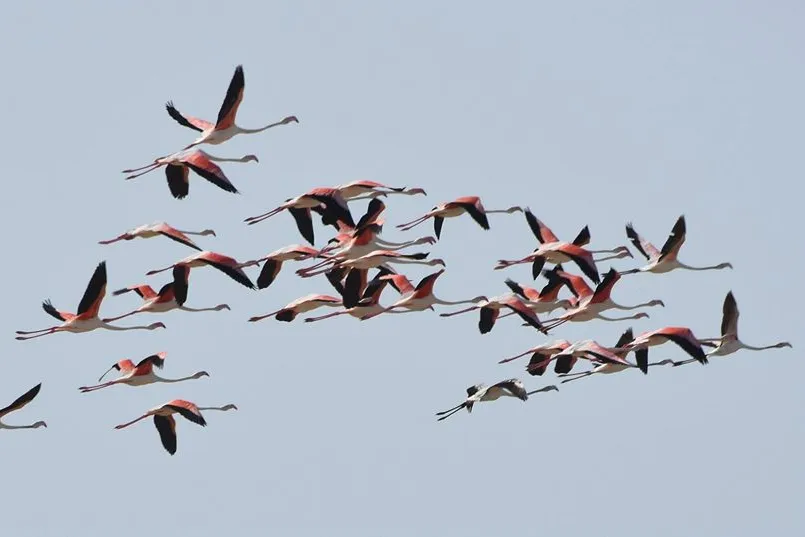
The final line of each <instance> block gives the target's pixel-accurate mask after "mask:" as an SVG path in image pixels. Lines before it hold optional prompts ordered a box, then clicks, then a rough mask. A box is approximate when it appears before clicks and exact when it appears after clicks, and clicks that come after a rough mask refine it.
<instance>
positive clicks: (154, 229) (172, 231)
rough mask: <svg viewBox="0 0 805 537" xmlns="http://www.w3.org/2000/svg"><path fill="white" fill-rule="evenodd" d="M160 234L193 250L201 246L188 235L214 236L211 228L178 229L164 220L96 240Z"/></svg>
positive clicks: (150, 236) (109, 242) (147, 236)
mask: <svg viewBox="0 0 805 537" xmlns="http://www.w3.org/2000/svg"><path fill="white" fill-rule="evenodd" d="M160 235H161V236H163V237H167V238H169V239H171V240H174V241H176V242H179V243H182V244H184V245H185V246H189V247H190V248H193V249H195V250H198V251H201V248H199V247H198V246H196V244H195V243H194V242H193V241H192V240H190V238H189V237H188V235H200V236H205V235H212V236H213V237H214V236H215V231H213V230H212V229H205V230H203V231H180V230H178V229H176V228H175V227H173V226H170V225H168V224H166V223H165V222H156V223H154V224H146V225H144V226H140V227H136V228H134V229H130V230H128V231H126V232H125V233H123V234H122V235H118V236H117V237H115V238H114V239H109V240H105V241H98V244H112V243H115V242H118V241H130V240H132V239H136V238H138V237H139V238H141V239H150V238H152V237H159V236H160Z"/></svg>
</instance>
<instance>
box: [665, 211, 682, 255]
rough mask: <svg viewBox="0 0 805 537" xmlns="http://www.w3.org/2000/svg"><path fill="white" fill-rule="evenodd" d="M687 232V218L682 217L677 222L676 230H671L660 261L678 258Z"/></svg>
mask: <svg viewBox="0 0 805 537" xmlns="http://www.w3.org/2000/svg"><path fill="white" fill-rule="evenodd" d="M685 232H686V230H685V217H684V216H680V217H679V218H678V219H677V220H676V223H675V224H674V228H673V229H672V230H671V233H670V234H669V235H668V238H667V239H666V240H665V244H663V245H662V250H660V260H662V259H665V258H672V257H673V256H676V253H677V252H678V251H679V248H681V247H682V244H683V243H684V242H685Z"/></svg>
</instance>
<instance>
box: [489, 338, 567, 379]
mask: <svg viewBox="0 0 805 537" xmlns="http://www.w3.org/2000/svg"><path fill="white" fill-rule="evenodd" d="M570 345H571V343H570V342H569V341H567V340H566V339H557V340H555V341H551V342H549V343H543V344H542V345H537V346H536V347H531V348H530V349H528V350H527V351H525V352H521V353H520V354H517V355H515V356H511V357H509V358H504V359H503V360H501V361H499V362H498V363H499V364H505V363H508V362H511V361H513V360H517V359H518V358H522V357H523V356H526V355H528V354H530V355H531V359H530V360H529V361H528V365H526V368H525V369H526V371H527V372H528V374H529V375H532V376H535V375H536V376H542V374H543V373H545V371H546V370H547V369H548V365H549V364H550V363H551V361H552V360H553V356H554V355H556V354H558V353H559V352H561V351H563V350H565V349H566V348H568V347H570ZM575 361H576V359H575V358H572V363H571V364H570V366H564V365H560V364H559V362H557V364H556V368H557V369H562V368H563V367H570V368H572V367H573V365H572V364H573V363H575ZM568 370H569V369H568Z"/></svg>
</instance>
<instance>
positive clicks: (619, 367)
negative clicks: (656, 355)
mask: <svg viewBox="0 0 805 537" xmlns="http://www.w3.org/2000/svg"><path fill="white" fill-rule="evenodd" d="M632 339H634V334H633V333H632V329H631V328H628V329H627V330H626V331H624V332H623V334H621V337H620V339H618V341H617V343H615V348H614V349H615V350H613V349H609V350H610V351H611V352H612V353H613V354H614V355H616V356H618V357H620V358H624V359H625V357H626V354H627V351H625V350H621V349H622V347H623V346H624V345H626V344H627V343H629V342H630V341H632ZM594 361H595V360H594ZM668 364H673V360H661V361H659V362H654V363H652V364H646V365H645V370H643V373H648V368H649V367H652V366H657V365H668ZM633 367H634V366H632V365H631V364H629V365H625V364H622V363H619V362H614V361H601V362H600V363H599V364H598V365H596V366H595V367H594V368H593V369H591V370H590V371H583V372H581V373H562V374H560V375H559V376H560V377H568V378H566V379H565V380H563V381H562V383H563V384H564V383H565V382H570V381H571V380H577V379H580V378H584V377H589V376H590V375H595V374H598V373H602V374H605V375H606V374H611V373H618V372H620V371H625V370H627V369H632V368H633Z"/></svg>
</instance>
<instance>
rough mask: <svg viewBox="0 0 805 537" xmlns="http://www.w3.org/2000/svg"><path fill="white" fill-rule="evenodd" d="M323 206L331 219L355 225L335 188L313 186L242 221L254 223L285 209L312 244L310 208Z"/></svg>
mask: <svg viewBox="0 0 805 537" xmlns="http://www.w3.org/2000/svg"><path fill="white" fill-rule="evenodd" d="M320 206H323V209H322V210H323V212H324V215H325V216H326V217H328V218H331V219H332V220H333V221H336V220H343V221H344V222H345V223H346V224H347V225H349V226H350V227H355V221H354V220H353V219H352V213H350V212H349V207H348V206H347V201H346V200H345V199H344V196H342V195H341V192H339V191H338V190H337V189H335V188H314V189H312V190H309V191H307V192H305V193H304V194H300V195H299V196H296V197H295V198H288V199H286V200H285V203H283V204H282V205H280V206H279V207H277V208H275V209H272V210H271V211H269V212H267V213H264V214H260V215H257V216H250V217H249V218H246V219H245V220H244V222H246V223H247V224H248V225H250V226H251V225H254V224H257V223H258V222H262V221H263V220H266V219H268V218H271V217H272V216H274V215H275V214H278V213H281V212H282V211H285V210H287V211H288V212H289V213H291V216H293V218H294V220H295V221H296V227H297V229H298V230H299V233H301V235H302V237H304V239H305V240H306V241H308V242H309V243H310V244H314V242H315V238H314V234H313V219H312V218H311V216H310V211H311V209H313V208H315V207H320Z"/></svg>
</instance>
